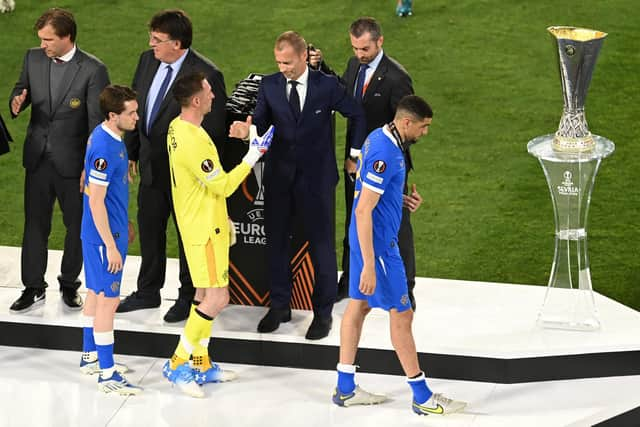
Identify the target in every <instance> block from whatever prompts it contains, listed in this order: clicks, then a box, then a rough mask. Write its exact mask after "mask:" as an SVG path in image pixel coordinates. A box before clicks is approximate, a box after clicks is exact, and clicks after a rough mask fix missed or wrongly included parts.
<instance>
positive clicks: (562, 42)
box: [527, 27, 615, 331]
mask: <svg viewBox="0 0 640 427" xmlns="http://www.w3.org/2000/svg"><path fill="white" fill-rule="evenodd" d="M548 30H549V32H550V33H551V34H552V35H553V36H554V37H555V40H556V42H557V47H558V59H559V62H560V80H561V82H562V93H563V96H564V109H563V112H562V118H561V119H560V126H559V127H558V131H557V132H556V133H555V134H549V135H544V136H540V137H537V138H535V139H533V140H531V141H529V143H528V144H527V150H528V151H529V153H530V154H532V155H534V156H535V157H537V158H538V160H539V161H540V165H541V166H542V169H543V170H544V174H545V176H546V178H547V183H548V185H549V191H550V193H551V200H552V202H553V212H554V217H555V224H556V227H555V253H554V258H553V265H552V267H551V274H550V276H549V284H548V286H547V291H546V294H545V299H544V303H543V305H542V308H541V310H540V313H539V315H538V324H539V325H540V326H542V327H548V328H559V329H572V330H586V331H590V330H596V329H599V328H600V320H599V318H598V312H597V310H596V306H595V298H594V295H593V287H592V284H591V270H590V268H589V256H588V253H587V217H588V213H589V204H590V201H591V192H592V190H593V186H594V183H595V178H596V174H597V173H598V169H599V167H600V164H601V162H602V159H604V158H605V157H607V156H609V155H610V154H611V153H613V151H614V150H615V145H614V144H613V142H611V141H609V140H608V139H606V138H603V137H601V136H598V135H593V134H591V132H590V131H589V128H588V127H587V121H586V119H585V115H584V103H585V100H586V97H587V89H588V87H589V83H590V82H591V76H592V75H593V71H594V68H595V63H596V59H597V57H598V53H599V52H600V47H601V46H602V43H603V41H604V38H605V37H606V35H607V34H606V33H603V32H601V31H595V30H589V29H585V28H575V27H549V28H548Z"/></svg>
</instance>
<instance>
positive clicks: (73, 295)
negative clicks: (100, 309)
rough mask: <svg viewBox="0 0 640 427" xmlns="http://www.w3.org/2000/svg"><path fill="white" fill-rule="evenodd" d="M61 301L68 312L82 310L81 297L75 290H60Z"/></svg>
mask: <svg viewBox="0 0 640 427" xmlns="http://www.w3.org/2000/svg"><path fill="white" fill-rule="evenodd" d="M60 293H62V301H63V302H64V304H65V305H66V306H67V308H68V309H69V310H82V297H81V296H80V295H78V291H76V290H75V289H69V288H62V289H60Z"/></svg>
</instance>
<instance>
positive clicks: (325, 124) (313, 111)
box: [253, 70, 366, 192]
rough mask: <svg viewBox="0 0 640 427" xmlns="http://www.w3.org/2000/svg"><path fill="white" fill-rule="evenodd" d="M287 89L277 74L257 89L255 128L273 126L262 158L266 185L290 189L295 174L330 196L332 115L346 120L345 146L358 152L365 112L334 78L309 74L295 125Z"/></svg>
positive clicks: (334, 173) (333, 169)
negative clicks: (348, 125) (349, 130)
mask: <svg viewBox="0 0 640 427" xmlns="http://www.w3.org/2000/svg"><path fill="white" fill-rule="evenodd" d="M286 84H287V79H286V78H285V77H284V75H283V74H282V73H275V74H271V75H269V76H265V77H263V79H262V82H261V84H260V89H259V90H258V100H257V103H256V108H255V112H254V115H253V123H254V124H255V125H256V126H257V128H258V132H259V133H260V134H262V133H263V132H264V131H265V130H266V129H267V127H268V126H269V125H270V124H273V125H274V126H275V133H274V137H273V142H272V144H271V148H270V150H269V151H268V152H267V154H266V155H265V161H266V163H265V170H264V180H265V185H271V186H272V188H275V187H277V186H280V187H281V188H288V187H289V184H290V183H291V182H292V181H293V179H294V177H295V176H296V171H297V173H298V176H300V177H301V178H302V179H304V180H305V181H306V184H307V185H308V188H309V190H310V191H314V192H318V191H319V192H327V191H333V188H334V187H335V185H336V184H337V182H338V170H337V168H336V154H335V147H334V146H333V126H332V120H331V114H332V112H333V111H338V112H340V114H342V115H343V116H345V117H347V118H349V120H350V121H351V122H352V124H353V127H352V129H353V131H352V133H351V137H350V140H349V142H350V145H351V146H352V147H354V148H358V149H359V148H360V147H362V143H363V142H364V138H365V136H366V133H365V119H364V112H363V111H362V108H361V107H360V106H359V105H358V104H356V102H355V100H354V99H353V97H352V96H349V95H348V94H347V92H346V91H345V89H344V86H343V85H342V84H340V82H339V81H338V79H337V78H336V77H334V76H329V75H326V74H324V73H322V72H320V71H314V70H309V80H308V87H307V95H306V98H305V103H304V106H303V107H302V112H301V114H300V117H299V118H298V120H297V121H296V120H295V118H294V115H293V112H292V111H291V107H290V106H289V101H288V99H287V92H286ZM270 181H272V183H269V184H267V183H268V182H270Z"/></svg>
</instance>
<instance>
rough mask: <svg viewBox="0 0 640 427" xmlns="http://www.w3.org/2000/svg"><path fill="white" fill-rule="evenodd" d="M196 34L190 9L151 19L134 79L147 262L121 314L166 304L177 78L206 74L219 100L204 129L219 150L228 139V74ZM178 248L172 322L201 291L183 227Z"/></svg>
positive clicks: (134, 149) (131, 137) (132, 135)
mask: <svg viewBox="0 0 640 427" xmlns="http://www.w3.org/2000/svg"><path fill="white" fill-rule="evenodd" d="M192 36H193V30H192V25H191V20H190V19H189V17H188V16H187V14H186V13H185V12H184V11H182V10H178V9H171V10H163V11H160V12H158V13H156V14H155V15H154V16H153V17H152V18H151V22H150V23H149V46H150V47H151V49H149V50H147V51H145V52H143V53H142V55H140V61H139V62H138V67H137V68H136V72H135V76H134V78H133V85H132V87H133V89H134V90H135V91H136V92H137V93H138V105H139V110H138V114H139V115H140V120H139V121H138V125H137V127H136V129H135V130H134V131H133V132H127V134H125V143H126V145H127V151H128V153H129V166H130V170H131V172H132V175H136V174H137V169H138V166H139V167H140V177H141V178H140V187H139V190H138V235H139V239H140V252H141V255H142V263H141V265H140V272H139V274H138V284H137V290H136V291H135V292H133V293H132V294H131V295H129V296H127V297H126V298H125V299H124V300H122V301H121V302H120V305H119V306H118V309H117V311H118V313H124V312H129V311H134V310H140V309H146V308H155V307H159V306H160V289H161V288H162V286H163V285H164V281H165V273H166V264H167V255H166V246H167V225H168V220H169V215H170V214H171V215H172V214H173V202H172V199H171V185H170V180H169V155H168V154H167V130H168V129H169V123H171V121H172V120H173V119H174V118H175V117H176V116H177V115H178V114H180V105H179V104H178V102H177V101H176V100H175V98H174V97H173V82H174V81H175V80H176V78H178V77H180V76H182V75H186V74H189V73H192V72H195V71H202V72H203V73H204V74H205V76H206V77H207V81H208V82H209V84H210V85H211V88H212V90H213V93H214V95H215V100H214V102H213V106H212V108H211V112H210V113H208V114H207V115H205V116H204V121H203V122H202V127H203V128H204V129H205V130H206V131H207V133H208V134H209V136H210V137H211V139H212V140H213V142H214V143H215V144H216V146H217V149H218V153H221V152H222V150H223V145H224V141H226V137H227V128H226V123H225V119H226V113H225V110H224V106H225V104H226V102H227V95H226V92H225V86H224V77H223V76H222V73H221V72H220V70H218V68H217V67H216V66H215V65H214V64H213V63H212V62H211V61H209V60H208V59H207V58H205V57H204V56H202V55H201V54H200V53H198V52H196V51H195V50H194V49H193V48H192V47H191V41H192ZM173 217H174V224H175V216H173ZM177 228H178V227H177V225H176V230H177ZM178 249H179V257H180V273H179V276H180V277H179V279H180V283H181V287H180V290H179V294H178V299H177V301H176V302H175V304H174V305H173V306H172V307H171V308H170V309H169V311H168V312H167V313H166V315H165V317H164V320H165V321H166V322H179V321H181V320H185V319H186V318H187V317H188V315H189V310H190V307H191V303H192V300H193V297H194V295H195V289H194V287H193V282H192V280H191V275H190V274H189V267H188V266H187V262H186V259H185V257H184V250H183V248H182V241H181V239H180V230H178Z"/></svg>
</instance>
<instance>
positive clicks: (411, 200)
mask: <svg viewBox="0 0 640 427" xmlns="http://www.w3.org/2000/svg"><path fill="white" fill-rule="evenodd" d="M421 204H422V196H421V195H420V193H418V190H416V185H415V184H411V193H410V194H408V195H406V194H405V195H403V196H402V206H403V207H405V208H407V209H409V212H412V213H413V212H415V211H417V210H418V208H419V207H420V205H421Z"/></svg>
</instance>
